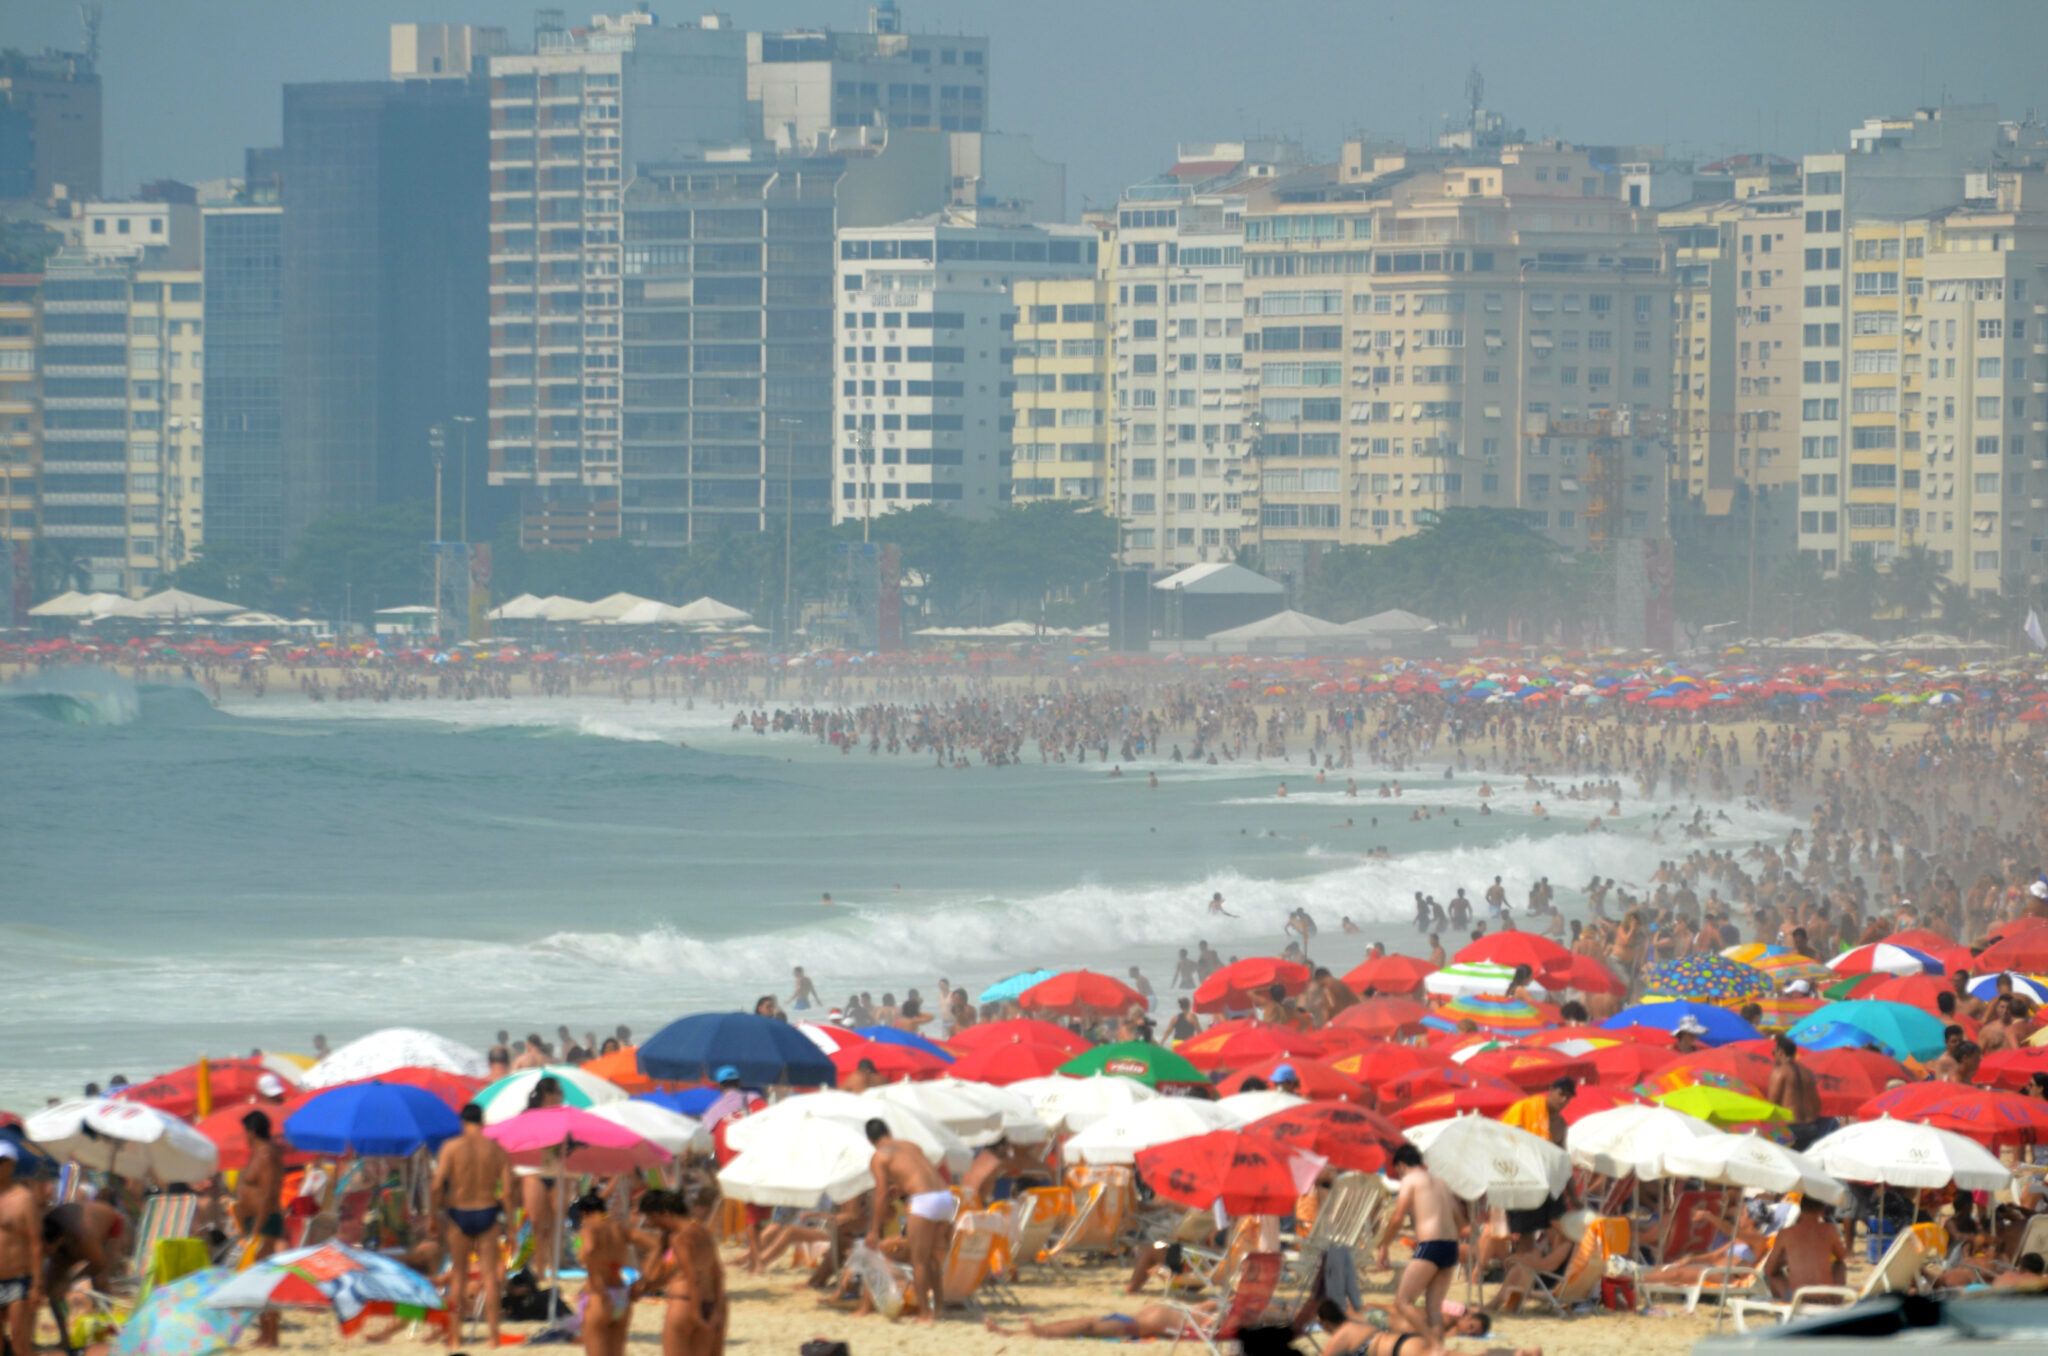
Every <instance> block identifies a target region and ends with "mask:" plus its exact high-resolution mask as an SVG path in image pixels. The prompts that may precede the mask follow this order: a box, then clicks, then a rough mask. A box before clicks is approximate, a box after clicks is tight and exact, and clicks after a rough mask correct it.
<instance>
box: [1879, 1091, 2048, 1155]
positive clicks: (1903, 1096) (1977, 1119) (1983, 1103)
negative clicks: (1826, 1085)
mask: <svg viewBox="0 0 2048 1356" xmlns="http://www.w3.org/2000/svg"><path fill="white" fill-rule="evenodd" d="M1856 1115H1857V1118H1858V1119H1860V1120H1876V1119H1877V1118H1878V1117H1880V1116H1890V1117H1892V1118H1893V1119H1894V1120H1901V1121H1919V1122H1921V1123H1922V1124H1925V1125H1932V1126H1935V1127H1936V1128H1938V1129H1942V1130H1953V1131H1955V1132H1956V1133H1957V1134H1959V1135H1968V1136H1969V1137H1970V1138H1971V1139H1974V1140H1976V1141H1978V1142H1979V1143H1982V1144H1994V1145H1996V1144H2038V1143H2040V1142H2041V1141H2042V1140H2043V1139H2048V1102H2040V1101H2036V1100H2035V1099H2033V1098H2031V1097H2021V1096H2019V1095H2018V1094H2016V1093H2010V1092H1998V1091H1995V1090H1993V1089H1990V1088H1976V1087H1970V1086H1967V1085H1965V1084H1960V1083H1908V1084H1906V1085H1905V1086H1904V1087H1898V1088H1893V1089H1892V1090H1891V1091H1889V1092H1884V1093H1880V1094H1878V1095H1877V1096H1875V1097H1873V1098H1871V1099H1870V1100H1869V1101H1867V1102H1865V1103H1864V1104H1863V1105H1862V1106H1860V1107H1858V1108H1857V1109H1856Z"/></svg>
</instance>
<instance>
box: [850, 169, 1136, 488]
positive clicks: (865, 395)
mask: <svg viewBox="0 0 2048 1356" xmlns="http://www.w3.org/2000/svg"><path fill="white" fill-rule="evenodd" d="M1100 260H1101V242H1100V235H1099V233H1098V231H1097V229H1096V228H1095V227H1093V226H1061V225H1053V226H1034V225H1025V224H1021V223H1015V222H1013V220H1012V214H1004V213H1000V212H984V211H977V210H975V209H971V208H951V209H948V210H947V211H945V212H942V213H939V214H936V215H934V216H930V217H925V218H921V219H919V220H917V221H912V222H905V223H903V224H900V225H896V226H875V227H860V228H849V229H842V230H841V231H840V232H839V258H838V263H837V276H836V285H835V286H834V288H833V294H834V295H835V296H836V297H837V298H838V312H839V314H838V323H837V325H836V326H835V327H834V334H835V341H836V350H837V358H836V360H835V364H834V379H835V381H836V382H837V391H838V400H837V406H838V411H839V431H838V452H839V457H838V464H837V473H838V474H837V480H838V487H837V492H836V494H835V495H834V498H833V510H834V515H833V516H834V520H835V521H839V522H845V521H857V520H859V519H861V518H863V517H872V516H873V515H874V514H875V513H876V512H878V511H879V512H881V513H888V512H891V511H893V510H896V509H901V508H911V507H915V506H917V505H920V504H926V503H933V504H937V505H939V506H940V507H942V508H946V509H949V510H951V511H954V512H958V513H963V514H967V515H969V516H974V517H979V516H982V515H985V514H988V513H991V512H993V511H994V510H995V509H997V508H999V507H1001V506H1002V505H1003V504H1004V503H1006V502H1008V500H1009V498H1010V494H1011V489H1012V485H1011V477H1010V463H1011V448H1012V429H1011V425H1012V420H1013V414H1012V411H1011V408H1010V401H1011V392H1010V389H1009V388H1010V380H1011V376H1010V368H1011V362H1012V359H1013V356H1014V355H1013V353H1012V351H1011V341H1012V338H1013V327H1014V325H1015V323H1016V315H1017V310H1016V306H1017V303H1016V298H1015V296H1014V293H1013V288H1014V287H1015V285H1016V284H1017V283H1018V282H1021V281H1026V280H1030V279H1047V278H1061V277H1067V278H1075V279H1083V280H1086V279H1092V278H1094V277H1095V275H1096V271H1097V269H1098V267H1099V265H1100ZM863 454H872V457H873V461H872V463H869V462H866V461H864V460H863Z"/></svg>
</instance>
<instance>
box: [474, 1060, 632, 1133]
mask: <svg viewBox="0 0 2048 1356" xmlns="http://www.w3.org/2000/svg"><path fill="white" fill-rule="evenodd" d="M543 1078H552V1079H554V1080H555V1081H556V1082H557V1083H559V1084H561V1085H562V1105H563V1106H573V1107H575V1108H576V1109H577V1110H579V1111H588V1110H589V1109H590V1108H592V1107H594V1106H603V1105H605V1104H606V1103H607V1102H623V1101H625V1100H627V1098H626V1090H625V1089H624V1088H622V1087H620V1086H619V1085H618V1084H616V1083H613V1082H611V1081H610V1080H608V1079H603V1078H599V1077H598V1076H597V1075H596V1074H593V1073H585V1072H584V1071H583V1070H581V1069H579V1068H577V1067H576V1066H575V1065H574V1064H544V1065H542V1066H541V1067H540V1068H538V1069H521V1070H520V1071H519V1072H518V1073H510V1074H506V1075H505V1076H504V1077H503V1078H501V1079H499V1080H498V1081H497V1082H495V1083H493V1084H491V1085H490V1086H489V1087H487V1088H485V1089H483V1090H482V1091H481V1092H479V1093H477V1095H476V1096H474V1097H472V1098H470V1099H469V1100H471V1101H472V1102H475V1103H476V1104H477V1105H478V1106H480V1107H482V1108H483V1109H484V1123H485V1124H487V1125H496V1124H497V1123H498V1122H500V1121H509V1120H511V1119H512V1118H513V1117H514V1116H517V1115H518V1114H519V1113H520V1112H522V1111H524V1110H526V1099H527V1098H528V1097H530V1096H532V1095H533V1085H534V1084H536V1083H538V1082H540V1080H541V1079H543Z"/></svg>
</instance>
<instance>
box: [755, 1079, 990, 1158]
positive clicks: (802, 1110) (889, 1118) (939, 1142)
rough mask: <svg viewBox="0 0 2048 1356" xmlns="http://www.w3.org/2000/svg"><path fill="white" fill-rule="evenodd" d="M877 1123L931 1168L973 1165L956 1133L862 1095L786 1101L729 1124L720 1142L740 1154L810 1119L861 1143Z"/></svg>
mask: <svg viewBox="0 0 2048 1356" xmlns="http://www.w3.org/2000/svg"><path fill="white" fill-rule="evenodd" d="M876 1119H879V1120H882V1121H884V1122H886V1123H887V1124H888V1126H889V1133H890V1134H892V1135H894V1136H895V1137H896V1138H898V1139H901V1140H904V1141H906V1142H908V1143H911V1144H915V1145H916V1146H917V1147H918V1148H920V1149H922V1150H924V1155H925V1157H927V1158H929V1159H931V1161H932V1162H933V1163H934V1164H943V1165H944V1166H946V1167H948V1168H950V1169H952V1171H954V1172H955V1173H960V1172H965V1171H967V1166H968V1164H970V1163H972V1162H973V1161H974V1150H972V1149H970V1148H968V1147H967V1145H966V1144H965V1143H963V1142H962V1141H961V1139H960V1137H959V1136H958V1135H956V1134H954V1133H953V1132H952V1131H951V1130H948V1129H947V1128H946V1127H945V1126H943V1125H940V1124H939V1123H938V1122H937V1121H934V1120H932V1119H930V1118H929V1117H927V1116H925V1115H924V1114H923V1113H922V1112H920V1111H918V1110H916V1109H915V1108H913V1107H907V1106H902V1105H899V1104H886V1105H880V1106H878V1105H876V1104H875V1103H874V1102H871V1101H869V1100H868V1099H867V1098H865V1097H860V1096H856V1095H855V1094H853V1093H850V1092H839V1091H837V1090H836V1089H831V1088H826V1089H823V1090H821V1091H818V1092H807V1093H804V1094H802V1095H801V1096H797V1097H790V1098H786V1099H785V1100H783V1101H780V1102H777V1103H776V1104H775V1105H774V1106H771V1107H769V1108H767V1109H766V1110H764V1111H757V1112H755V1113H754V1114H753V1115H751V1116H746V1117H743V1118H740V1119H737V1120H734V1121H731V1122H728V1124H727V1126H726V1131H725V1143H726V1147H728V1148H731V1149H737V1150H740V1151H742V1152H744V1151H745V1150H747V1149H750V1148H752V1147H753V1146H754V1144H755V1143H756V1142H757V1141H759V1140H763V1139H766V1138H767V1137H768V1136H769V1135H771V1134H773V1133H776V1132H778V1131H779V1130H780V1128H781V1126H782V1125H783V1124H784V1123H790V1124H796V1123H810V1122H814V1121H834V1122H837V1123H838V1124H840V1125H847V1126H851V1127H852V1128H853V1129H854V1131H855V1132H856V1133H859V1134H861V1136H862V1141H863V1142H866V1126H867V1123H868V1122H869V1121H870V1120H876Z"/></svg>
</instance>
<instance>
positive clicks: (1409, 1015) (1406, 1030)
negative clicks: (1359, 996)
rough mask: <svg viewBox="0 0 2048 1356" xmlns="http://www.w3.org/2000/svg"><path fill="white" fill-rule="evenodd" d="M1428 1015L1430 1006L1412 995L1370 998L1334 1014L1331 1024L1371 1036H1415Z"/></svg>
mask: <svg viewBox="0 0 2048 1356" xmlns="http://www.w3.org/2000/svg"><path fill="white" fill-rule="evenodd" d="M1427 1016H1429V1009H1428V1008H1426V1007H1424V1006H1422V1004H1420V1003H1417V1002H1416V1001H1414V1000H1413V999H1410V998H1367V999H1364V1000H1362V1001H1360V1002H1357V1003H1353V1004H1352V1005H1351V1006H1350V1007H1348V1008H1345V1009H1344V1010H1343V1011H1342V1012H1340V1013H1338V1014H1337V1015H1336V1016H1335V1017H1332V1018H1331V1019H1330V1025H1331V1026H1342V1027H1349V1028H1350V1029H1351V1030H1353V1031H1363V1032H1365V1033H1366V1034H1367V1035H1368V1036H1402V1035H1408V1036H1412V1035H1414V1034H1415V1033H1416V1032H1418V1031H1420V1030H1422V1019H1423V1018H1425V1017H1427Z"/></svg>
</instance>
